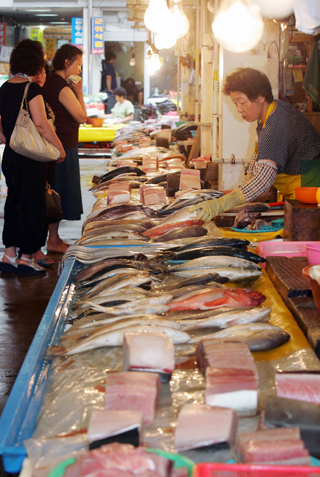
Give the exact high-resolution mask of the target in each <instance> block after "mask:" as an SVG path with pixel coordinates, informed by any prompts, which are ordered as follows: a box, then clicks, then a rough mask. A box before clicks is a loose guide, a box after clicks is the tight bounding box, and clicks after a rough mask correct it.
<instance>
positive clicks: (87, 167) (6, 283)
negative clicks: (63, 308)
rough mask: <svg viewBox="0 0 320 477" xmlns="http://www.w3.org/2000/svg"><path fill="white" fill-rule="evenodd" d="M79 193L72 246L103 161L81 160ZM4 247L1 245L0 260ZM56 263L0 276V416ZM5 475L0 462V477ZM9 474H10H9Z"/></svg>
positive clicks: (67, 235)
mask: <svg viewBox="0 0 320 477" xmlns="http://www.w3.org/2000/svg"><path fill="white" fill-rule="evenodd" d="M80 169H81V190H82V194H83V196H82V198H83V206H84V214H83V216H82V220H81V221H74V222H71V221H62V222H61V225H60V236H61V237H62V238H63V239H64V240H65V241H66V242H69V243H74V241H75V240H77V238H79V237H80V236H81V227H82V222H83V220H84V219H85V218H86V217H87V215H88V214H89V213H90V211H91V210H92V206H93V204H94V201H95V198H94V197H93V196H92V194H91V192H89V188H90V187H91V185H92V182H91V181H92V177H93V175H94V174H101V173H102V172H104V171H105V161H104V160H103V159H99V160H97V159H81V160H80ZM5 189H6V188H5V183H4V181H3V178H1V180H0V233H1V234H2V228H3V206H4V201H5ZM3 250H4V247H3V245H2V243H1V245H0V257H2V254H3ZM48 255H49V256H50V257H51V258H53V259H54V260H56V262H55V264H54V266H52V267H50V268H48V269H47V273H46V274H45V276H41V277H26V278H18V277H17V276H9V275H7V277H2V276H1V275H0V413H1V412H2V411H3V408H4V406H5V403H6V400H7V398H8V396H9V393H10V391H11V388H12V386H13V384H14V381H15V379H16V377H17V374H18V372H19V369H20V367H21V365H22V363H23V360H24V358H25V355H26V353H27V351H28V349H29V346H30V344H31V342H32V339H33V336H34V334H35V332H36V330H37V327H38V325H39V323H40V320H41V318H42V315H43V313H44V311H45V309H46V306H47V303H48V301H49V299H50V297H51V294H52V292H53V290H54V288H55V285H56V283H57V280H58V279H59V275H58V263H59V260H60V259H61V255H60V254H53V253H51V254H48ZM6 475H9V474H6V473H5V472H4V471H3V468H2V462H1V463H0V477H4V476H6ZM10 475H12V474H10Z"/></svg>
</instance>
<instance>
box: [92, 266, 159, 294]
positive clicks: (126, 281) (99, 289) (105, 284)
mask: <svg viewBox="0 0 320 477" xmlns="http://www.w3.org/2000/svg"><path fill="white" fill-rule="evenodd" d="M150 281H151V277H150V275H149V274H148V273H137V272H136V273H135V274H131V275H130V274H123V275H122V274H120V275H116V276H115V277H111V278H107V279H106V280H103V281H102V282H99V283H98V285H96V286H95V287H93V289H92V290H91V291H90V293H87V294H86V297H87V298H91V297H93V296H96V295H98V294H100V295H108V294H109V293H110V292H112V291H114V290H119V289H120V288H123V287H133V288H134V287H138V286H140V285H143V284H145V283H149V282H150Z"/></svg>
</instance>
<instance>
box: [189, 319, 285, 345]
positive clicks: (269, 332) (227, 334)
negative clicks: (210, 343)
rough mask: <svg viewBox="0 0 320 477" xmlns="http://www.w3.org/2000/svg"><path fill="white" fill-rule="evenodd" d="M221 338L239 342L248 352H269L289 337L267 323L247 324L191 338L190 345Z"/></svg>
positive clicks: (280, 329)
mask: <svg viewBox="0 0 320 477" xmlns="http://www.w3.org/2000/svg"><path fill="white" fill-rule="evenodd" d="M221 338H230V339H235V340H241V341H243V342H244V343H246V344H247V345H248V346H249V349H250V351H269V350H271V349H274V348H277V347H278V346H281V345H283V344H284V343H287V341H289V339H290V335H289V333H287V332H286V331H284V330H283V329H282V328H279V327H278V326H274V325H270V324H269V323H248V324H245V325H236V326H232V327H231V328H227V329H225V330H221V331H217V332H216V333H210V334H207V335H203V336H196V337H192V338H191V339H190V343H198V342H199V341H201V340H202V339H206V340H207V339H221Z"/></svg>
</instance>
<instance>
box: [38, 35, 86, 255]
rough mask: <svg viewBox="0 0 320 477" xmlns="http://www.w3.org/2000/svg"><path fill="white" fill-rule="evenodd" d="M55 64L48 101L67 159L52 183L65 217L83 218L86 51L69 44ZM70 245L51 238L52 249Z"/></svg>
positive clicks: (46, 91) (47, 87)
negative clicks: (80, 148)
mask: <svg viewBox="0 0 320 477" xmlns="http://www.w3.org/2000/svg"><path fill="white" fill-rule="evenodd" d="M52 66H53V73H52V74H51V75H50V77H49V79H48V80H47V81H46V84H45V85H44V88H43V90H44V94H45V98H46V101H47V102H48V103H49V105H50V106H51V108H52V110H53V112H54V115H55V127H56V133H57V136H58V137H59V139H60V141H61V142H62V144H63V146H64V148H65V151H66V159H65V160H64V161H63V163H61V164H56V167H55V175H54V182H53V184H51V186H52V188H53V189H54V190H55V191H57V192H58V193H59V194H60V197H61V204H62V211H63V218H64V219H65V220H80V218H81V214H82V213H83V209H82V197H81V187H80V167H79V157H78V133H79V125H80V124H82V123H85V122H86V120H87V112H86V106H85V103H84V100H83V92H82V81H81V78H80V77H79V76H78V75H79V73H80V72H81V67H82V51H81V50H80V49H79V48H77V47H76V46H74V45H70V44H65V45H63V46H62V47H61V48H59V50H57V51H56V53H55V56H54V58H53V61H52ZM72 79H74V80H75V81H76V82H74V81H72ZM67 80H68V81H67ZM60 240H61V239H60ZM67 247H68V245H67V244H65V243H64V242H63V241H58V242H56V243H54V242H53V241H52V242H51V237H50V235H49V238H48V241H47V250H48V251H51V252H60V253H64V252H65V251H66V249H67Z"/></svg>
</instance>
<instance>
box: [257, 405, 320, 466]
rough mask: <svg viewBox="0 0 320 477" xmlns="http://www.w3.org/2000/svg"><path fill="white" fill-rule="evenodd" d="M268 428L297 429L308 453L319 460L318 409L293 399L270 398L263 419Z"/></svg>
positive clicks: (319, 409)
mask: <svg viewBox="0 0 320 477" xmlns="http://www.w3.org/2000/svg"><path fill="white" fill-rule="evenodd" d="M264 420H265V423H266V424H267V425H268V426H269V427H274V426H276V427H277V428H280V429H279V430H281V431H283V430H284V429H283V428H291V427H299V429H300V434H301V439H302V440H303V442H304V444H305V446H306V448H307V449H308V451H309V453H310V454H311V455H312V456H314V457H316V458H318V459H319V458H320V445H319V444H320V407H319V405H318V404H313V403H307V402H303V401H298V400H295V399H286V398H278V397H275V396H273V397H271V398H270V399H269V400H268V403H267V408H266V412H265V417H264Z"/></svg>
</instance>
